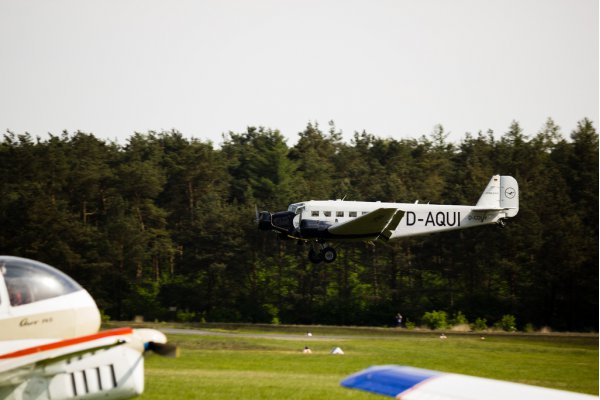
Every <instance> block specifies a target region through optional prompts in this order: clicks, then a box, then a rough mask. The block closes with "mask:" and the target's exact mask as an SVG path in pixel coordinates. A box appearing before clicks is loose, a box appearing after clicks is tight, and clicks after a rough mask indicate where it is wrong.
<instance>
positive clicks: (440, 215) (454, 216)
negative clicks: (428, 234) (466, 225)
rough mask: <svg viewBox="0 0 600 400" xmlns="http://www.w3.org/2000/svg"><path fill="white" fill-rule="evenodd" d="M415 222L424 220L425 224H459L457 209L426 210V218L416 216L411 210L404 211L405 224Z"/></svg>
mask: <svg viewBox="0 0 600 400" xmlns="http://www.w3.org/2000/svg"><path fill="white" fill-rule="evenodd" d="M417 222H424V225H425V226H460V212H459V211H439V212H436V213H434V212H432V211H430V212H428V213H427V217H426V218H417V215H416V214H415V213H414V212H412V211H407V212H406V226H413V225H415V224H416V223H417Z"/></svg>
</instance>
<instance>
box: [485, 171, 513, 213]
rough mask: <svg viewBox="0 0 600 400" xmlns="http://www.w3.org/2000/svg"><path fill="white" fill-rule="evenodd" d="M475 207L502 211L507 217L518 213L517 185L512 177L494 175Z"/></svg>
mask: <svg viewBox="0 0 600 400" xmlns="http://www.w3.org/2000/svg"><path fill="white" fill-rule="evenodd" d="M476 207H478V208H483V209H499V210H500V209H502V210H504V212H505V214H506V216H507V217H514V216H515V215H517V213H518V212H519V184H518V183H517V180H516V179H515V178H513V177H512V176H500V175H494V176H492V179H490V182H489V183H488V185H487V187H486V188H485V190H484V191H483V194H482V195H481V197H480V198H479V201H477V204H476Z"/></svg>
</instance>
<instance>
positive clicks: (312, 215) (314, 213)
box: [310, 211, 319, 217]
mask: <svg viewBox="0 0 600 400" xmlns="http://www.w3.org/2000/svg"><path fill="white" fill-rule="evenodd" d="M310 215H311V217H318V216H319V212H318V211H311V213H310Z"/></svg>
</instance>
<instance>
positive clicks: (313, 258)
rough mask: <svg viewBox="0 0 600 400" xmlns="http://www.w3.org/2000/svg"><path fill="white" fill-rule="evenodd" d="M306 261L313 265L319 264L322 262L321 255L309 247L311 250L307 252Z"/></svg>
mask: <svg viewBox="0 0 600 400" xmlns="http://www.w3.org/2000/svg"><path fill="white" fill-rule="evenodd" d="M308 259H309V260H310V262H312V263H313V264H319V263H320V262H322V261H323V253H317V252H316V251H315V249H313V248H312V247H311V249H310V250H309V251H308Z"/></svg>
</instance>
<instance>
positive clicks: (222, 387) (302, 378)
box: [142, 326, 598, 400]
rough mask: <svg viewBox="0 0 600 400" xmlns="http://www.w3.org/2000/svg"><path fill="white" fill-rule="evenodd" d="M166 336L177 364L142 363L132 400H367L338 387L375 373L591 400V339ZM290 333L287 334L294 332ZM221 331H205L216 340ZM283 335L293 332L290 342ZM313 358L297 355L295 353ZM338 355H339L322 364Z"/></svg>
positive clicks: (386, 334)
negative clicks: (476, 379)
mask: <svg viewBox="0 0 600 400" xmlns="http://www.w3.org/2000/svg"><path fill="white" fill-rule="evenodd" d="M245 329H246V331H245V332H250V331H251V332H253V333H255V334H256V335H252V336H248V334H247V333H246V334H243V333H241V332H240V331H239V330H238V331H236V332H237V333H235V334H233V335H232V334H231V333H230V334H229V335H228V336H212V335H201V336H200V335H168V337H169V340H170V342H172V343H177V344H178V345H179V347H180V349H181V355H180V357H179V358H176V359H170V358H162V357H159V356H156V355H150V356H147V357H146V390H145V393H144V395H143V396H142V399H144V400H150V399H175V398H177V399H224V398H244V399H277V398H284V399H377V398H383V397H380V396H375V395H372V394H369V393H364V392H360V391H356V390H348V389H344V388H342V387H340V385H339V382H340V380H342V379H343V378H344V377H345V376H347V375H349V374H351V373H354V372H357V371H359V370H361V369H363V368H366V367H369V366H371V365H377V364H398V365H411V366H415V367H421V368H429V369H436V370H441V371H447V372H456V373H463V374H470V375H475V376H481V377H488V378H495V379H504V380H510V381H516V382H521V383H527V384H532V385H539V386H546V387H552V388H557V389H563V390H571V391H576V392H583V393H590V394H598V337H597V336H585V337H582V336H565V335H554V336H547V335H543V336H542V335H540V336H524V335H520V334H512V335H487V336H486V337H485V339H484V340H482V339H481V338H480V336H479V335H460V334H452V333H448V334H447V335H448V338H447V339H445V340H441V339H440V338H439V333H435V332H425V333H416V332H409V331H403V332H398V331H397V330H394V329H387V330H386V329H373V330H369V329H361V330H351V329H343V328H331V329H329V328H322V327H321V328H315V329H314V330H312V332H313V336H312V337H307V336H304V335H303V334H302V332H304V333H305V332H306V331H305V330H303V329H302V328H298V329H292V330H291V332H290V329H289V328H288V330H287V331H285V329H286V328H280V329H281V331H274V330H273V328H269V329H268V330H266V329H261V328H260V327H254V326H248V327H246V328H245ZM294 331H295V332H294ZM219 332H221V331H215V335H218V334H219ZM292 333H296V334H295V335H294V334H292ZM305 345H307V346H309V347H310V348H311V349H312V351H313V353H312V354H303V353H302V349H303V348H304V346H305ZM336 346H339V347H341V348H342V349H343V350H344V352H345V354H344V355H332V354H330V351H331V349H332V348H334V347H336Z"/></svg>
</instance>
